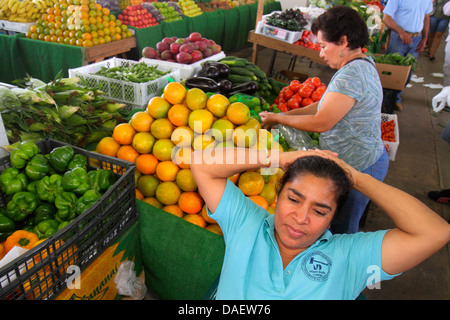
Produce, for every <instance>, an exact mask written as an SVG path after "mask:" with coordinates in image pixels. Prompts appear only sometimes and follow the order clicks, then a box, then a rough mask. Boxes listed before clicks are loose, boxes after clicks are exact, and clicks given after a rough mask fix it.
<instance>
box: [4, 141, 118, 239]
mask: <svg viewBox="0 0 450 320" xmlns="http://www.w3.org/2000/svg"><path fill="white" fill-rule="evenodd" d="M10 162H11V167H9V168H6V169H4V170H3V171H2V172H1V174H0V189H1V191H2V192H3V193H4V195H5V196H6V199H7V203H6V205H4V206H3V207H0V241H4V240H5V239H6V238H7V237H8V236H9V235H11V234H12V233H13V232H14V231H15V230H19V229H23V230H27V231H31V232H34V233H35V234H36V235H37V236H38V237H39V238H40V239H45V238H48V237H49V236H51V235H53V234H54V233H55V232H57V231H58V230H61V229H62V228H63V227H65V226H66V225H68V224H69V223H70V222H71V221H72V220H74V219H75V218H76V217H78V216H79V215H81V214H82V213H83V212H85V211H86V210H87V209H89V208H90V207H91V206H92V205H93V204H94V203H96V202H97V201H98V200H99V199H100V198H101V196H102V195H103V194H104V192H105V191H106V190H108V188H110V187H111V186H112V185H113V184H114V182H115V178H116V176H115V174H114V173H113V172H112V171H110V170H106V169H89V168H88V165H87V159H86V156H84V155H82V154H76V153H75V151H74V149H73V148H72V147H71V146H69V145H65V146H61V147H57V148H54V149H53V150H52V151H51V152H50V153H48V154H45V155H44V154H42V153H40V150H39V147H38V146H37V145H36V144H35V143H33V142H30V141H24V142H22V143H20V144H19V146H18V147H17V148H16V149H14V150H13V151H12V152H11V155H10Z"/></svg>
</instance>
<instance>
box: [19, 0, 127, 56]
mask: <svg viewBox="0 0 450 320" xmlns="http://www.w3.org/2000/svg"><path fill="white" fill-rule="evenodd" d="M132 36H133V34H132V32H131V30H128V27H127V26H126V25H122V23H121V21H120V20H118V19H116V17H115V16H114V15H112V14H110V11H109V9H107V8H102V6H101V5H99V4H96V3H95V0H59V2H58V3H56V4H55V5H54V6H53V7H51V8H48V9H47V13H46V14H43V15H42V17H41V18H40V19H38V20H37V21H36V24H35V25H32V26H31V27H30V29H29V31H28V32H27V33H26V37H27V38H30V39H35V40H44V41H47V42H56V43H62V44H68V45H74V46H79V47H92V46H95V45H99V44H104V43H109V42H112V41H117V40H121V39H126V38H129V37H132Z"/></svg>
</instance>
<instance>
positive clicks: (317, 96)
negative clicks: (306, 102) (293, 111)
mask: <svg viewBox="0 0 450 320" xmlns="http://www.w3.org/2000/svg"><path fill="white" fill-rule="evenodd" d="M322 96H323V93H321V92H320V91H317V90H316V91H314V92H313V93H312V95H311V99H312V100H313V101H319V100H320V99H322Z"/></svg>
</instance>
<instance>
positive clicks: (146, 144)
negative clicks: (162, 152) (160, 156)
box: [131, 132, 156, 153]
mask: <svg viewBox="0 0 450 320" xmlns="http://www.w3.org/2000/svg"><path fill="white" fill-rule="evenodd" d="M155 141H156V139H155V138H154V137H153V136H152V134H151V133H150V132H138V133H136V134H135V135H134V137H133V141H132V142H131V145H132V146H133V148H134V149H135V150H136V151H137V152H139V153H150V152H152V148H153V145H154V144H155Z"/></svg>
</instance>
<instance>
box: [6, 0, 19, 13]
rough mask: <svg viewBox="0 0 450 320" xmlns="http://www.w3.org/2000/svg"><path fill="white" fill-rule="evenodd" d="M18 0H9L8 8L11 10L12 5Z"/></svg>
mask: <svg viewBox="0 0 450 320" xmlns="http://www.w3.org/2000/svg"><path fill="white" fill-rule="evenodd" d="M16 1H18V0H9V1H8V9H9V10H10V11H11V9H12V7H13V6H14V3H15V2H16Z"/></svg>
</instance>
